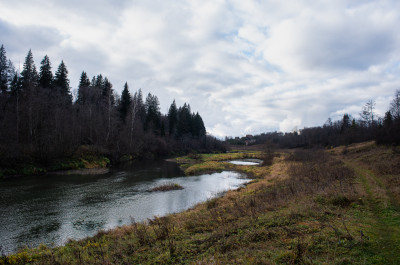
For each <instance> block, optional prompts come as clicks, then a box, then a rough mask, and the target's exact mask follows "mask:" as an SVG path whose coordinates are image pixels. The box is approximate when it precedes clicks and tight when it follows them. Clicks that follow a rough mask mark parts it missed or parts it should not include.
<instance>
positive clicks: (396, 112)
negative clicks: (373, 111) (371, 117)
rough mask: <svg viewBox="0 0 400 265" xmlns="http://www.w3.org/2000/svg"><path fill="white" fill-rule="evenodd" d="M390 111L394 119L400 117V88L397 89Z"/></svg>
mask: <svg viewBox="0 0 400 265" xmlns="http://www.w3.org/2000/svg"><path fill="white" fill-rule="evenodd" d="M390 112H391V114H392V116H393V118H394V119H400V89H397V90H396V93H395V94H394V98H393V101H392V102H391V103H390Z"/></svg>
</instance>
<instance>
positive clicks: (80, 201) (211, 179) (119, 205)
mask: <svg viewBox="0 0 400 265" xmlns="http://www.w3.org/2000/svg"><path fill="white" fill-rule="evenodd" d="M248 181H249V180H248V179H246V178H245V176H244V175H242V174H240V173H236V172H229V171H225V172H221V173H215V174H206V175H200V176H192V177H185V176H183V173H182V172H181V171H180V169H179V167H178V165H177V164H176V163H172V162H166V161H145V162H143V161H141V162H135V163H128V164H125V165H123V166H120V167H118V168H115V169H113V170H112V171H111V172H110V173H108V174H105V175H68V176H60V175H45V176H39V177H37V176H36V177H24V178H16V179H7V180H0V247H1V249H0V254H1V252H3V253H4V254H8V253H13V252H15V251H16V250H17V249H18V248H21V247H23V246H29V247H35V246H38V245H39V244H41V243H44V244H48V245H61V244H64V243H65V242H66V241H67V240H68V239H81V238H84V237H87V236H92V235H94V234H96V232H97V231H99V230H100V229H110V228H113V227H116V226H121V225H124V224H129V223H131V221H132V220H133V219H134V220H135V221H143V220H146V219H148V218H152V217H154V216H163V215H166V214H168V213H175V212H180V211H183V210H186V209H189V208H191V207H193V206H194V205H195V204H197V203H199V202H203V201H206V200H207V199H210V198H213V197H216V196H219V195H221V194H222V193H223V192H226V191H228V190H231V189H236V188H238V187H240V186H241V185H243V184H244V183H246V182H248ZM165 183H177V184H180V185H181V186H183V188H184V189H183V190H173V191H167V192H149V191H148V190H149V189H151V188H153V187H156V186H159V185H162V184H165Z"/></svg>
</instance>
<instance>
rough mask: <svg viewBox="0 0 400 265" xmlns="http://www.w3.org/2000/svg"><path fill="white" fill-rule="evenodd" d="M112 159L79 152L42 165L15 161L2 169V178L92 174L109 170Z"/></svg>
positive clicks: (0, 172)
mask: <svg viewBox="0 0 400 265" xmlns="http://www.w3.org/2000/svg"><path fill="white" fill-rule="evenodd" d="M109 165H110V159H108V158H107V157H105V156H103V155H96V154H79V155H75V156H73V157H69V158H64V159H58V160H55V161H53V162H52V163H49V164H48V165H42V164H38V163H34V162H29V163H26V162H25V163H22V162H21V163H15V164H14V165H11V166H9V167H6V168H1V169H0V178H15V177H24V176H38V175H44V174H53V175H73V174H77V175H92V174H106V173H108V172H109V168H108V166H109Z"/></svg>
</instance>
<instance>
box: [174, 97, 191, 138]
mask: <svg viewBox="0 0 400 265" xmlns="http://www.w3.org/2000/svg"><path fill="white" fill-rule="evenodd" d="M176 134H177V136H178V137H183V136H186V137H187V136H189V137H190V136H192V114H191V113H190V105H188V104H186V103H185V104H183V107H180V108H179V110H178V124H177V128H176Z"/></svg>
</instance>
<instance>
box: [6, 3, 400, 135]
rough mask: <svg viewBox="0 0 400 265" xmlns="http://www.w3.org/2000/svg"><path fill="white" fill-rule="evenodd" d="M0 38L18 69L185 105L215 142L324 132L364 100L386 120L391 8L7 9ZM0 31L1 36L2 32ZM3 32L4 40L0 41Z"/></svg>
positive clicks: (398, 32) (392, 62) (393, 70)
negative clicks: (63, 74)
mask: <svg viewBox="0 0 400 265" xmlns="http://www.w3.org/2000/svg"><path fill="white" fill-rule="evenodd" d="M0 10H2V12H1V14H0V32H1V33H2V36H6V37H5V38H4V39H1V40H0V41H1V42H2V43H3V44H4V45H5V47H6V50H7V52H8V55H9V57H10V58H11V59H12V60H13V61H14V62H16V63H17V62H18V61H22V60H23V59H24V57H25V56H26V53H27V51H28V50H29V48H32V51H33V53H34V55H35V61H36V63H37V64H38V63H39V62H40V60H41V58H42V57H43V56H44V55H45V54H48V55H49V56H50V59H51V61H52V63H53V68H56V66H57V65H58V64H59V62H60V61H61V59H63V60H64V61H65V62H66V64H67V67H68V70H69V73H70V78H71V85H72V86H73V87H76V86H77V84H78V80H79V76H80V72H81V71H82V70H85V71H86V72H87V73H88V74H89V75H91V76H93V75H97V74H99V73H101V74H103V76H107V77H108V78H109V79H110V81H111V82H112V83H113V85H114V89H116V90H117V91H119V92H120V91H121V90H122V87H123V84H124V83H125V81H128V84H129V86H130V88H131V89H132V90H137V89H139V88H142V89H143V92H144V95H146V94H147V93H148V92H151V93H153V94H156V95H157V96H158V97H159V99H160V102H161V110H162V111H167V109H168V107H169V105H170V104H171V102H172V100H173V99H176V101H177V104H178V105H182V104H183V103H184V102H188V103H190V105H191V107H192V110H193V111H196V112H197V111H198V112H199V113H200V114H201V115H202V117H203V120H204V121H205V124H206V127H207V130H208V131H209V132H211V133H213V134H215V135H218V136H223V135H231V136H235V135H239V134H241V135H243V134H246V133H260V132H265V131H271V130H283V131H291V130H292V129H293V128H294V127H296V126H297V127H298V128H302V127H304V126H316V125H321V124H322V123H323V122H324V121H325V120H326V119H327V118H328V117H332V118H340V116H341V115H343V113H345V112H349V113H350V114H352V115H353V116H355V117H357V114H358V112H359V110H361V108H362V106H363V105H364V103H365V102H366V100H368V99H370V98H373V99H376V102H377V108H376V110H377V112H378V113H379V114H380V115H383V114H384V111H385V110H386V109H387V106H388V103H389V101H390V98H391V96H392V95H393V94H394V90H395V89H396V88H398V84H399V81H400V75H399V72H400V49H399V47H400V45H399V38H400V37H399V36H400V29H398V28H399V27H398V25H399V24H400V23H399V22H400V21H399V20H400V14H399V13H400V3H398V1H395V0H393V1H390V0H383V1H350V0H338V1H333V2H330V3H327V2H326V1H308V0H302V1H292V2H291V3H290V4H288V3H282V2H281V1H275V0H270V1H230V2H227V1H223V0H218V1H200V0H197V1H184V0H180V1H130V0H124V1H107V0H102V1H93V0H92V1H84V2H82V1H77V0H73V1H63V0H58V1H44V0H34V1H26V0H21V1H17V2H16V1H13V0H4V1H2V2H1V3H0ZM3 33H4V34H3ZM5 33H6V34H5Z"/></svg>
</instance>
